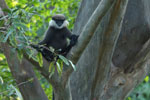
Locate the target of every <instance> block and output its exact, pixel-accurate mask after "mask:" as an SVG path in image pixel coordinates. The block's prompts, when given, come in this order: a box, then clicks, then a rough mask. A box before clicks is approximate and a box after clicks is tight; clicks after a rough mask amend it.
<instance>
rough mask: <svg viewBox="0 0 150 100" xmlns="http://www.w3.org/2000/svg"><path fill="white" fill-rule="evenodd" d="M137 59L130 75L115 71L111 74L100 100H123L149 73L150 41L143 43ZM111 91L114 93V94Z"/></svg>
mask: <svg viewBox="0 0 150 100" xmlns="http://www.w3.org/2000/svg"><path fill="white" fill-rule="evenodd" d="M137 56H138V57H139V58H137V59H136V60H135V62H134V64H132V66H130V67H132V68H134V70H133V71H132V72H131V73H127V74H126V73H124V72H123V71H117V70H116V71H115V72H113V73H114V74H111V75H112V76H111V77H110V80H109V81H108V83H107V84H106V85H105V91H103V93H102V94H104V95H102V96H101V98H100V99H102V100H109V99H110V98H114V100H122V99H124V98H125V97H126V96H127V94H128V93H130V92H131V91H132V90H133V89H134V88H135V86H137V85H138V84H139V83H140V82H141V81H143V79H144V78H145V76H146V75H148V74H149V71H150V40H149V41H147V42H146V43H145V45H144V46H143V49H142V50H141V51H140V52H139V53H138V54H137ZM112 91H115V92H114V93H113V92H112Z"/></svg>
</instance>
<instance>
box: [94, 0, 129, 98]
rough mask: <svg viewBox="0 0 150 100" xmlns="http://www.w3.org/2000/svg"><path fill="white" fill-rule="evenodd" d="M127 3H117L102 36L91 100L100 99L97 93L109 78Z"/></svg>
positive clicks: (125, 1)
mask: <svg viewBox="0 0 150 100" xmlns="http://www.w3.org/2000/svg"><path fill="white" fill-rule="evenodd" d="M127 3H128V0H117V1H116V3H115V5H114V7H113V9H112V12H111V16H110V20H109V24H108V26H107V28H106V31H105V32H104V34H103V35H102V37H103V41H102V45H101V46H100V48H99V52H100V53H99V62H98V64H97V70H96V74H95V78H94V80H93V84H92V89H91V93H92V94H91V99H94V98H97V99H98V98H99V96H100V95H99V94H97V92H98V91H102V89H103V86H104V83H105V82H106V79H107V78H108V75H109V74H108V73H109V69H110V64H111V60H112V55H113V52H114V48H115V46H116V42H117V40H118V36H119V34H120V31H121V27H122V22H123V18H124V14H125V11H126V7H127Z"/></svg>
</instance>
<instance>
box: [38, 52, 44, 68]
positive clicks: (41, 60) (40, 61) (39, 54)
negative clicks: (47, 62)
mask: <svg viewBox="0 0 150 100" xmlns="http://www.w3.org/2000/svg"><path fill="white" fill-rule="evenodd" d="M37 59H38V62H39V64H40V66H41V67H42V66H43V57H42V54H41V53H38V54H37Z"/></svg>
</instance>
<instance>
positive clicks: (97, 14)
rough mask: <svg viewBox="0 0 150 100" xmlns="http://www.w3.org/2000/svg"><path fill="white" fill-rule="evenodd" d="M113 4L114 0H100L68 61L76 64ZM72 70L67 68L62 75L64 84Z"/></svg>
mask: <svg viewBox="0 0 150 100" xmlns="http://www.w3.org/2000/svg"><path fill="white" fill-rule="evenodd" d="M114 2H115V0H102V1H101V2H100V3H99V5H98V7H97V8H96V10H95V11H94V12H93V14H92V16H91V17H90V19H89V20H88V22H87V24H86V25H85V26H84V28H83V30H82V32H81V34H80V36H79V39H78V44H77V45H76V46H75V47H73V49H71V51H70V53H69V55H68V57H67V58H68V59H70V60H71V61H72V62H73V63H74V64H76V63H77V61H78V59H79V58H80V56H81V55H82V53H83V51H84V49H85V48H86V46H87V45H88V43H89V42H90V40H91V38H92V36H93V34H94V33H95V30H96V28H97V26H98V25H99V23H100V21H101V20H102V18H103V17H104V16H105V15H106V13H107V12H108V10H109V9H110V8H111V6H112V4H113V3H114ZM72 71H73V69H72V67H69V68H68V69H67V70H65V72H63V73H62V81H63V83H64V84H66V82H67V81H68V78H69V76H70V74H71V73H72Z"/></svg>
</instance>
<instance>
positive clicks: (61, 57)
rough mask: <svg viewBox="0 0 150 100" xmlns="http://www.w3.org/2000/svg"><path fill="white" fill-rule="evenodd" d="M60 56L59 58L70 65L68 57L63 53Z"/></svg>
mask: <svg viewBox="0 0 150 100" xmlns="http://www.w3.org/2000/svg"><path fill="white" fill-rule="evenodd" d="M58 56H59V58H60V59H61V60H62V61H63V62H64V63H65V64H66V65H68V66H69V61H68V59H66V58H65V57H64V56H62V55H58Z"/></svg>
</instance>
